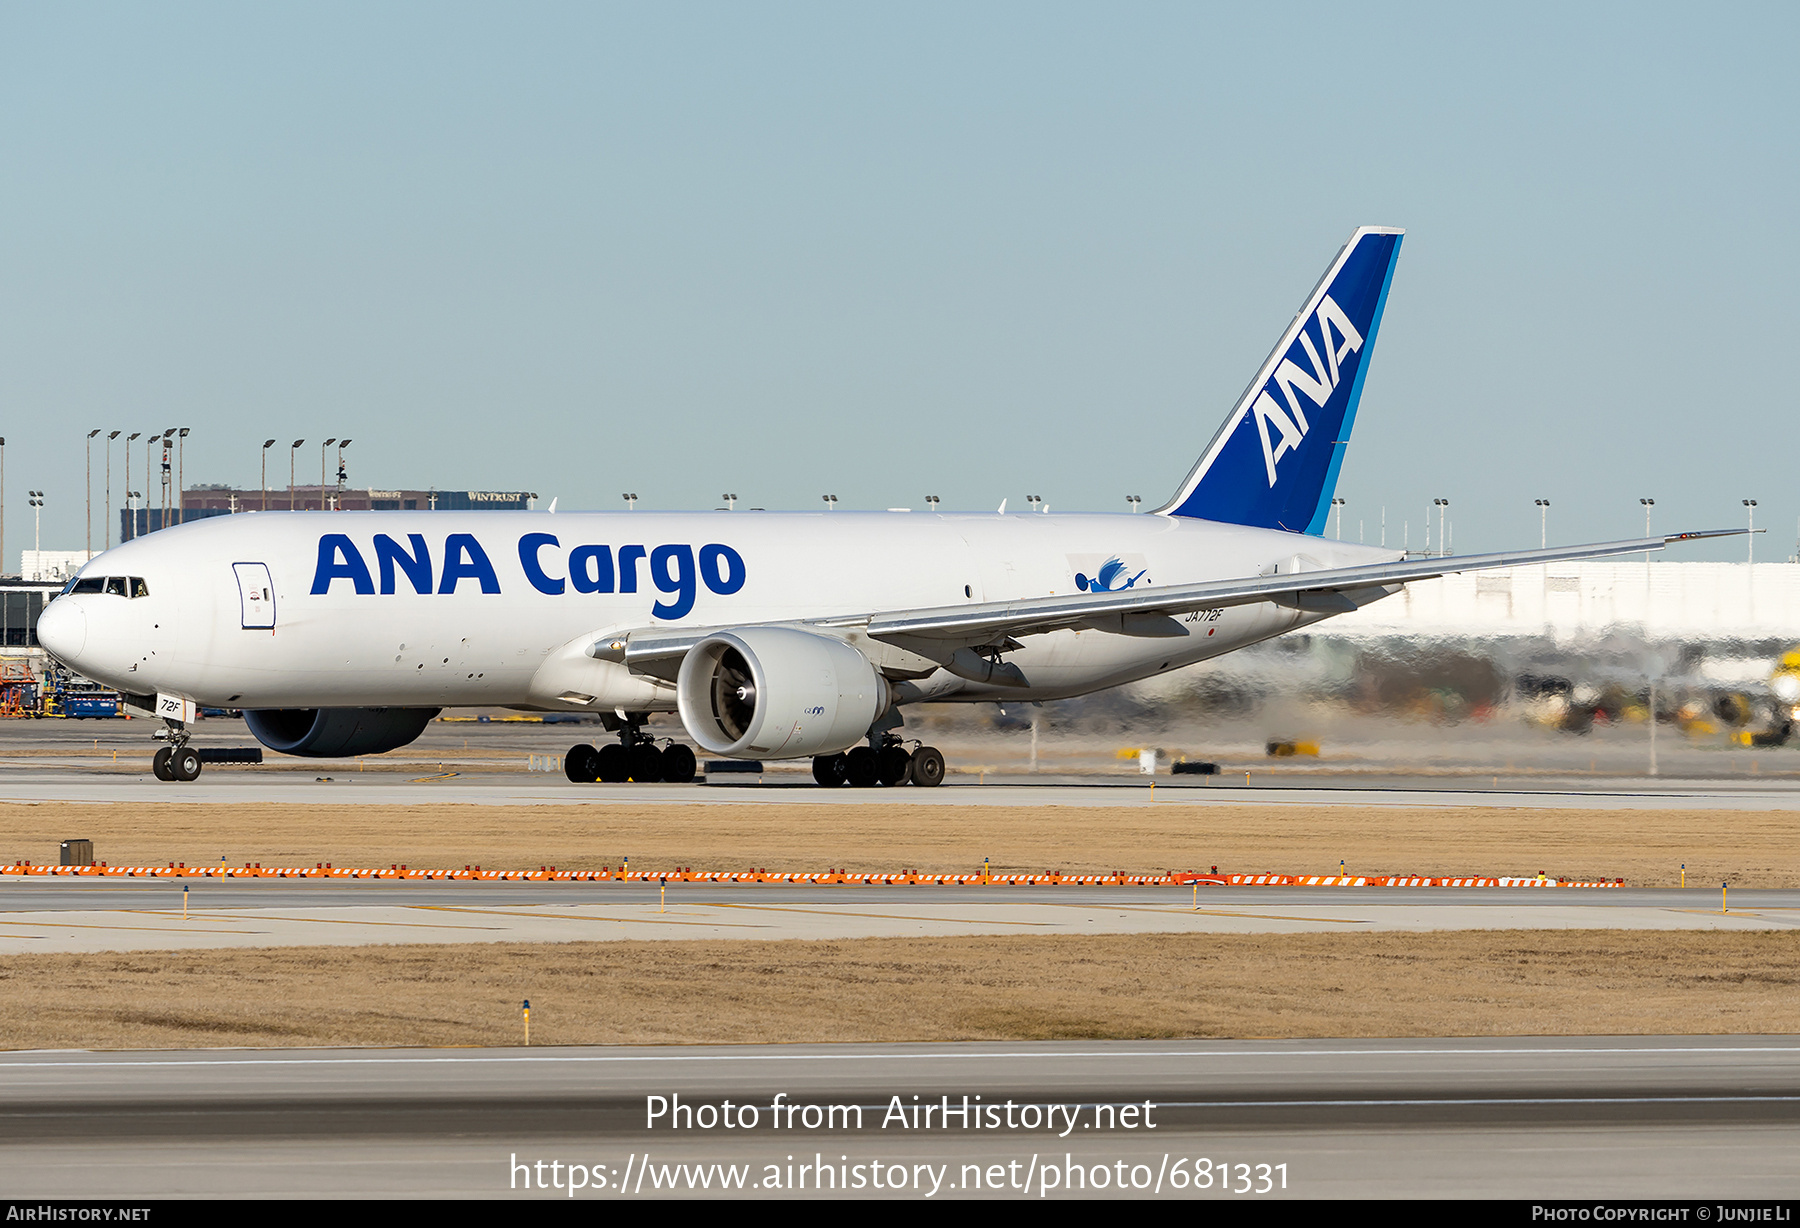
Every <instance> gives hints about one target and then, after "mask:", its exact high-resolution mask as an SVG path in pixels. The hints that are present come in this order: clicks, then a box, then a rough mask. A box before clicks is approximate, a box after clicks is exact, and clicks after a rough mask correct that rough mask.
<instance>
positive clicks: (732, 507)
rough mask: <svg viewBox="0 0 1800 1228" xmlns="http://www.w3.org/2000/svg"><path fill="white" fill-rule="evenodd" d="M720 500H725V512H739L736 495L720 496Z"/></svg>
mask: <svg viewBox="0 0 1800 1228" xmlns="http://www.w3.org/2000/svg"><path fill="white" fill-rule="evenodd" d="M719 498H721V499H723V500H725V510H726V511H728V512H735V511H737V501H738V497H737V496H736V495H720V496H719Z"/></svg>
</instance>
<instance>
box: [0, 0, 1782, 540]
mask: <svg viewBox="0 0 1800 1228" xmlns="http://www.w3.org/2000/svg"><path fill="white" fill-rule="evenodd" d="M1267 7H1269V6H1247V5H1229V6H1219V7H1206V6H1200V5H1191V4H1181V5H1131V6H1117V5H1106V6H1102V5H1086V6H1056V5H1048V4H1042V3H1033V4H1021V5H1000V4H989V5H969V4H946V5H928V4H908V5H903V6H887V7H877V6H869V5H855V6H853V5H841V4H819V5H742V4H718V5H634V6H620V7H608V6H601V5H593V4H574V5H544V4H517V3H509V4H504V5H501V4H494V5H488V6H469V5H451V4H442V3H434V4H418V5H396V4H370V3H357V4H342V5H334V4H327V3H316V2H315V3H307V4H304V5H255V6H251V5H238V4H218V5H210V6H207V5H183V4H161V5H154V6H151V5H143V6H122V5H121V6H99V5H94V6H80V5H43V4H35V3H13V2H8V3H4V4H0V166H3V167H4V168H5V170H4V174H3V175H0V407H3V409H0V434H4V435H5V437H6V440H7V448H6V460H7V466H6V468H7V473H6V478H7V481H6V500H7V507H6V510H7V513H8V515H7V526H6V533H7V541H6V547H7V559H8V570H11V569H12V567H15V566H16V565H17V560H18V554H17V552H18V550H19V548H20V546H21V544H24V545H29V544H30V543H29V533H30V521H31V517H30V515H29V509H28V508H27V507H26V503H25V499H26V490H27V489H28V488H31V487H41V488H43V489H45V490H46V491H48V492H49V500H50V506H49V508H48V509H47V511H48V515H47V516H46V519H45V542H44V544H45V546H46V548H50V547H58V548H79V547H80V545H81V544H82V539H83V530H82V482H83V469H82V444H83V436H85V434H86V432H87V430H88V429H90V428H92V427H103V428H106V429H109V430H110V429H114V428H119V429H123V430H125V431H126V432H128V433H129V432H130V431H133V430H152V429H155V430H161V429H162V428H164V427H168V426H190V427H192V428H193V435H192V436H191V437H190V439H189V446H188V449H187V475H188V478H189V481H190V482H195V481H215V482H231V483H238V484H247V485H251V486H254V485H255V484H256V482H257V455H258V448H259V445H260V444H261V442H262V441H263V439H265V438H268V437H270V436H275V437H279V438H280V440H281V446H278V447H277V448H276V449H275V450H274V451H273V452H272V456H273V457H275V458H278V459H277V460H276V463H275V464H274V465H273V466H272V468H273V469H279V470H281V471H282V478H281V480H282V481H283V482H285V480H286V478H285V468H286V462H285V457H282V455H281V454H282V452H283V451H284V450H285V445H286V444H287V443H288V442H289V441H291V440H292V439H294V438H298V437H305V438H306V439H308V440H309V441H312V442H313V443H315V444H316V443H317V442H318V441H319V440H321V439H322V438H324V437H325V436H327V435H338V436H341V435H350V436H352V437H354V438H355V441H356V442H355V444H354V446H353V447H352V449H351V452H350V476H351V482H352V483H353V484H356V485H370V484H374V485H381V486H399V485H409V486H413V485H416V486H424V485H433V484H434V485H437V486H439V487H467V488H490V489H517V488H524V489H530V490H536V491H538V492H540V493H541V494H542V495H543V496H544V497H545V498H546V499H548V498H549V497H550V496H552V495H555V496H558V497H560V500H561V504H560V506H561V507H562V508H564V509H574V508H585V507H595V508H605V509H611V508H615V507H618V506H620V503H619V499H618V495H619V492H621V491H626V490H631V491H636V492H637V493H639V494H640V495H642V496H643V500H644V504H646V505H648V506H652V507H663V508H710V507H713V506H715V505H716V504H717V502H718V496H719V493H720V492H721V491H725V490H731V491H735V492H737V493H738V494H740V495H742V496H743V498H744V500H745V501H746V502H747V503H751V504H755V505H759V506H766V507H770V508H802V509H812V508H817V507H819V506H820V502H819V496H820V494H821V493H824V492H827V491H829V492H832V493H836V494H838V495H839V496H840V498H841V499H842V503H841V504H840V506H841V507H845V508H858V507H860V508H881V507H888V506H912V507H920V506H922V504H923V499H924V496H925V495H926V494H927V493H936V494H940V495H942V496H943V498H944V502H945V506H946V507H969V508H981V509H990V510H991V509H992V508H993V507H995V506H996V505H998V504H999V502H1000V500H1001V499H1002V498H1009V499H1011V500H1012V503H1011V506H1012V507H1014V508H1017V507H1020V506H1021V505H1022V501H1023V498H1024V496H1025V494H1026V493H1028V492H1030V493H1041V494H1043V495H1044V496H1045V498H1046V499H1047V500H1048V502H1049V503H1050V505H1051V507H1052V508H1053V509H1054V510H1077V509H1102V510H1123V509H1124V508H1125V503H1124V496H1125V495H1126V494H1128V493H1138V494H1142V495H1143V496H1144V497H1145V499H1146V501H1147V502H1149V503H1155V502H1160V501H1161V500H1162V499H1163V498H1164V497H1166V495H1167V494H1168V493H1169V492H1170V491H1171V490H1172V489H1173V487H1174V486H1175V484H1176V483H1177V482H1178V481H1179V480H1180V479H1181V477H1182V476H1183V475H1184V474H1185V473H1186V472H1187V469H1188V467H1189V466H1190V465H1191V463H1192V462H1193V459H1194V457H1195V456H1196V454H1197V453H1198V451H1199V449H1200V448H1201V447H1202V446H1203V445H1204V443H1205V442H1206V440H1207V439H1208V438H1209V437H1210V435H1211V434H1212V431H1213V430H1214V428H1215V427H1216V425H1217V424H1218V422H1219V420H1220V419H1221V418H1222V416H1223V415H1224V413H1225V412H1226V410H1227V409H1228V408H1229V406H1230V404H1231V402H1232V401H1233V399H1234V398H1235V397H1236V395H1237V394H1238V392H1239V391H1240V390H1241V389H1242V387H1243V385H1244V383H1245V381H1246V380H1247V379H1248V378H1249V377H1250V375H1251V374H1252V372H1253V370H1254V368H1255V366H1256V364H1257V362H1258V361H1259V360H1260V359H1261V358H1262V357H1263V355H1264V353H1265V352H1266V351H1267V349H1268V347H1269V345H1270V344H1271V343H1272V342H1273V340H1274V338H1275V336H1276V334H1277V333H1278V332H1279V330H1280V329H1281V327H1282V326H1283V325H1284V324H1285V323H1286V321H1287V320H1288V318H1289V317H1290V316H1291V314H1292V313H1293V311H1294V309H1295V308H1296V307H1297V306H1298V305H1299V302H1300V300H1301V298H1302V297H1303V296H1304V295H1305V293H1306V291H1307V290H1308V289H1309V288H1310V287H1311V286H1312V284H1313V282H1314V280H1315V279H1316V277H1317V275H1318V274H1319V272H1320V271H1321V270H1322V269H1323V268H1324V266H1325V264H1326V262H1327V261H1328V260H1329V259H1330V258H1331V256H1332V254H1333V253H1334V252H1335V251H1336V250H1337V247H1338V245H1339V244H1341V243H1342V242H1343V240H1344V239H1345V238H1346V237H1347V236H1348V235H1349V233H1350V231H1351V229H1352V228H1353V227H1354V226H1356V225H1358V224H1360V223H1379V224H1386V225H1397V226H1404V227H1406V228H1407V231H1408V237H1407V240H1406V245H1405V248H1404V250H1403V252H1402V255H1401V258H1400V267H1399V271H1398V273H1397V274H1396V277H1395V282H1394V288H1393V292H1392V298H1391V300H1390V305H1389V310H1388V314H1387V318H1386V321H1385V323H1384V327H1383V331H1382V335H1381V338H1380V341H1379V344H1378V346H1377V349H1376V352H1375V356H1374V362H1373V366H1372V368H1371V373H1370V376H1369V378H1368V381H1367V385H1366V393H1365V397H1364V402H1363V408H1362V413H1361V417H1360V418H1359V420H1358V424H1357V433H1356V437H1355V439H1354V440H1353V441H1352V445H1351V448H1350V451H1349V456H1348V459H1347V461H1346V463H1345V466H1344V470H1343V481H1342V484H1341V487H1340V491H1339V493H1340V494H1342V495H1343V496H1345V497H1346V498H1347V499H1348V500H1349V506H1348V508H1347V510H1346V520H1345V526H1346V536H1351V537H1354V536H1355V533H1356V522H1357V521H1359V520H1361V521H1363V522H1364V524H1365V525H1366V532H1367V534H1368V537H1369V539H1370V540H1374V537H1375V534H1376V528H1375V526H1376V520H1377V517H1378V516H1379V514H1380V509H1381V508H1382V507H1383V506H1384V505H1385V507H1386V508H1387V515H1388V520H1389V525H1390V541H1392V540H1396V539H1397V537H1398V533H1399V525H1400V522H1401V521H1402V520H1406V519H1410V520H1411V522H1412V535H1413V542H1414V544H1415V545H1416V544H1418V542H1419V534H1420V523H1421V521H1422V520H1423V519H1424V517H1425V515H1426V510H1427V506H1428V504H1429V502H1430V500H1431V498H1432V497H1434V496H1440V495H1441V496H1447V497H1449V498H1451V499H1452V501H1453V509H1454V517H1455V525H1456V533H1455V540H1454V544H1455V546H1456V548H1457V549H1458V550H1459V551H1469V550H1475V549H1487V548H1501V547H1505V546H1510V545H1523V544H1535V543H1536V541H1537V535H1538V521H1537V511H1536V509H1535V508H1534V507H1533V506H1532V500H1533V499H1534V498H1540V497H1547V498H1550V499H1551V500H1552V502H1553V508H1552V514H1551V522H1550V526H1551V527H1550V532H1551V539H1552V541H1557V540H1562V541H1571V540H1593V539H1599V538H1605V537H1611V536H1621V535H1630V534H1635V533H1637V532H1639V531H1641V530H1642V528H1643V518H1642V509H1641V508H1640V507H1639V505H1638V499H1639V498H1640V497H1643V496H1650V497H1654V498H1655V499H1656V500H1657V508H1656V515H1655V522H1654V524H1655V527H1656V528H1657V529H1659V530H1660V529H1675V528H1698V527H1713V526H1718V525H1732V524H1738V523H1741V522H1742V519H1743V508H1742V506H1741V503H1740V500H1741V499H1742V498H1745V497H1751V498H1757V499H1759V500H1760V502H1761V506H1760V507H1759V509H1758V513H1759V514H1758V524H1759V526H1767V527H1768V528H1769V529H1770V530H1771V531H1770V534H1769V535H1768V536H1767V537H1764V538H1762V539H1761V540H1760V542H1759V548H1758V554H1759V556H1760V557H1762V558H1767V559H1772V558H1777V557H1786V556H1787V555H1788V554H1790V553H1791V552H1792V551H1793V549H1794V537H1795V525H1796V517H1797V516H1800V489H1796V483H1795V481H1794V473H1795V468H1796V465H1795V461H1796V453H1797V449H1796V446H1795V445H1796V442H1800V441H1797V440H1796V431H1795V421H1796V404H1795V397H1796V381H1795V379H1794V378H1793V369H1794V367H1795V365H1796V357H1795V354H1794V344H1793V341H1794V338H1795V337H1796V336H1797V335H1800V307H1797V306H1796V295H1795V293H1794V284H1795V281H1796V278H1795V272H1796V254H1797V246H1800V224H1797V223H1800V210H1797V209H1796V203H1795V202H1796V201H1800V157H1796V154H1797V153H1800V149H1797V148H1796V145H1797V143H1796V126H1797V125H1800V105H1797V104H1800V97H1797V94H1800V84H1797V82H1800V73H1796V71H1795V70H1794V67H1793V63H1792V57H1793V53H1794V49H1795V47H1797V46H1800V28H1797V27H1800V9H1796V8H1795V7H1794V6H1792V5H1765V6H1704V7H1699V6H1683V7H1674V6H1669V7H1661V6H1652V5H1642V4H1639V5H1614V6H1580V5H1574V6H1572V5H1565V4H1556V5H1543V6H1529V5H1505V6H1494V5H1488V6H1479V7H1478V6H1434V5H1421V6H1417V7H1380V6H1370V5H1354V6H1351V5H1334V6H1314V5H1300V6H1284V7H1283V8H1282V9H1281V11H1279V12H1270V11H1262V10H1264V9H1266V8H1267ZM309 455H310V457H311V462H312V465H315V466H316V464H317V459H318V452H317V448H316V447H309V448H307V449H303V450H302V452H301V456H302V472H303V473H304V472H307V471H308V468H309V466H308V465H307V463H306V460H305V458H306V457H308V456H309ZM99 458H100V453H99V452H98V450H96V453H95V459H96V471H98V466H99ZM141 463H142V452H141V450H140V451H139V452H137V453H136V454H135V456H134V459H133V479H134V485H135V484H137V482H138V479H139V478H140V477H141V472H142V470H141ZM120 467H121V460H120V457H119V454H118V453H117V452H116V451H115V453H114V471H115V477H114V486H115V491H117V490H118V489H119V488H120V482H119V469H120ZM311 472H313V473H316V469H312V470H311ZM314 480H316V477H315V479H314ZM97 487H98V479H97V478H96V488H97ZM96 502H98V494H97V493H96ZM94 531H95V536H96V540H98V538H99V534H100V522H99V519H98V512H96V519H95V530H94ZM1680 557H1689V558H1701V557H1724V558H1734V557H1742V554H1741V547H1739V546H1736V545H1729V544H1728V545H1725V546H1721V547H1718V548H1715V549H1713V550H1711V551H1704V550H1692V551H1688V552H1685V553H1684V554H1682V555H1681V556H1680Z"/></svg>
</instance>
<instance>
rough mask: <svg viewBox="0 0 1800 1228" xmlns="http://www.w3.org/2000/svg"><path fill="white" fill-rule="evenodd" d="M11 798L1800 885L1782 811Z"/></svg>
mask: <svg viewBox="0 0 1800 1228" xmlns="http://www.w3.org/2000/svg"><path fill="white" fill-rule="evenodd" d="M320 790H321V794H320V804H319V805H317V806H298V805H250V806H224V805H184V804H182V803H179V802H152V803H146V804H144V805H134V806H112V805H83V804H74V805H65V804H60V803H59V804H42V805H30V804H25V803H5V804H0V859H3V860H6V861H12V860H16V859H19V858H29V859H31V860H33V861H38V862H54V861H55V860H56V856H57V844H58V841H60V840H63V839H67V838H70V837H77V836H79V837H87V838H89V839H92V840H93V841H94V855H95V857H96V858H98V859H100V860H103V861H108V862H110V863H112V864H114V865H133V864H156V865H160V864H163V863H165V862H185V863H186V864H187V865H190V866H195V865H217V864H219V859H220V858H221V857H224V858H225V859H226V860H227V861H228V862H229V863H230V864H232V865H242V864H244V863H246V862H261V863H262V864H264V865H312V864H314V863H315V862H331V863H333V864H335V865H340V866H346V865H348V866H386V865H390V864H394V863H405V864H407V865H412V866H462V865H465V864H477V865H482V866H488V867H493V868H517V867H521V866H538V865H557V866H564V867H568V868H598V867H600V866H606V865H611V866H616V865H618V864H619V862H620V861H621V860H622V859H623V858H624V857H625V856H627V855H629V856H630V857H631V859H632V862H633V864H634V865H636V866H643V867H650V866H672V865H692V866H698V867H701V868H712V869H747V868H751V867H765V866H766V867H769V868H771V869H792V870H814V869H822V868H826V867H835V866H844V867H848V868H850V869H853V870H871V871H886V870H906V869H913V870H925V871H946V870H959V871H969V870H975V869H979V868H980V866H981V863H982V859H983V858H984V857H988V858H992V859H993V865H994V867H995V869H996V870H1001V871H1009V872H1010V871H1021V870H1033V871H1036V870H1048V869H1062V870H1067V871H1076V870H1083V871H1087V870H1112V869H1121V870H1129V871H1132V872H1134V873H1135V872H1140V871H1147V870H1166V869H1172V868H1173V869H1195V868H1204V867H1207V866H1211V865H1218V866H1220V867H1221V868H1222V869H1225V870H1228V871H1267V870H1276V871H1282V872H1285V873H1298V874H1323V873H1327V872H1331V873H1335V872H1336V870H1337V866H1338V862H1339V859H1343V860H1344V861H1345V862H1346V863H1347V864H1348V867H1349V869H1350V870H1351V871H1352V872H1354V873H1359V874H1380V873H1402V872H1403V873H1414V874H1497V873H1504V874H1532V873H1536V872H1537V871H1540V870H1542V871H1546V872H1548V873H1550V874H1552V875H1560V876H1564V877H1569V878H1586V877H1598V878H1624V879H1625V880H1626V881H1627V882H1628V883H1630V884H1633V885H1639V886H1654V885H1673V884H1674V883H1675V882H1677V881H1678V877H1679V870H1680V866H1681V864H1682V863H1683V862H1686V863H1687V867H1688V880H1689V882H1690V883H1706V884H1717V883H1719V882H1721V881H1724V880H1727V879H1729V880H1730V882H1731V884H1732V886H1734V887H1792V886H1795V885H1800V841H1796V840H1795V839H1794V838H1793V827H1794V822H1795V817H1794V815H1793V814H1792V813H1791V812H1780V811H1767V812H1758V811H1736V810H1732V811H1715V810H1531V809H1518V810H1507V809H1497V808H1486V807H1457V808H1380V807H1363V806H1329V807H1317V808H1309V807H1299V806H1244V805H1221V804H1213V803H1209V802H1205V801H1200V802H1189V801H1180V802H1176V801H1170V802H1158V803H1157V804H1156V805H1155V806H1137V807H1078V806H1037V807H1028V806H966V807H965V806H954V805H917V804H907V803H903V802H893V803H875V804H855V805H841V806H840V805H833V804H831V803H828V802H819V803H790V804H780V803H771V804H764V803H746V804H735V805H720V804H701V803H689V804H669V805H655V806H646V805H634V804H619V803H610V802H606V801H582V802H570V803H568V804H565V805H539V806H478V805H468V804H462V805H449V804H446V805H439V806H357V805H347V804H344V802H343V801H342V796H343V795H342V794H341V793H338V794H333V793H331V792H330V786H320Z"/></svg>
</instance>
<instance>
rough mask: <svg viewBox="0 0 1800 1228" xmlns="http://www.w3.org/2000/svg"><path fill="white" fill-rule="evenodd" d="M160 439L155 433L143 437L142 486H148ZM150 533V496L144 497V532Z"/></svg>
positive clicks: (148, 433) (151, 432)
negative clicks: (157, 443) (157, 442)
mask: <svg viewBox="0 0 1800 1228" xmlns="http://www.w3.org/2000/svg"><path fill="white" fill-rule="evenodd" d="M159 438H160V436H159V435H157V433H156V432H155V431H148V432H146V433H145V435H144V485H146V486H148V485H150V470H151V469H152V468H153V467H154V466H155V464H156V441H157V440H158V439H159ZM149 531H150V496H149V494H148V493H146V494H145V496H144V532H146V533H148V532H149Z"/></svg>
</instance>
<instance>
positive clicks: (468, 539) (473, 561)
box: [357, 533, 500, 593]
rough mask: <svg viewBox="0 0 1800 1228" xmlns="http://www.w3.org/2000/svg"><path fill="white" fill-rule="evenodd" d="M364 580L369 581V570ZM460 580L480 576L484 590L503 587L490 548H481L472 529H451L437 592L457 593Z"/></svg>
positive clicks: (445, 546)
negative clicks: (453, 530) (495, 573)
mask: <svg viewBox="0 0 1800 1228" xmlns="http://www.w3.org/2000/svg"><path fill="white" fill-rule="evenodd" d="M364 580H365V582H366V581H367V575H366V573H365V575H364ZM458 580H480V581H481V591H482V592H484V593H497V592H499V591H500V580H499V577H497V576H495V575H494V565H493V564H492V563H490V562H489V561H488V556H487V551H485V550H483V549H482V548H481V543H480V542H478V541H476V540H475V535H474V534H472V533H452V534H451V535H450V536H449V537H447V538H445V539H444V574H443V576H442V578H440V579H439V580H438V592H440V593H454V592H455V591H456V582H457V581H458ZM357 591H358V592H365V591H367V590H365V589H358V590H357Z"/></svg>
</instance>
